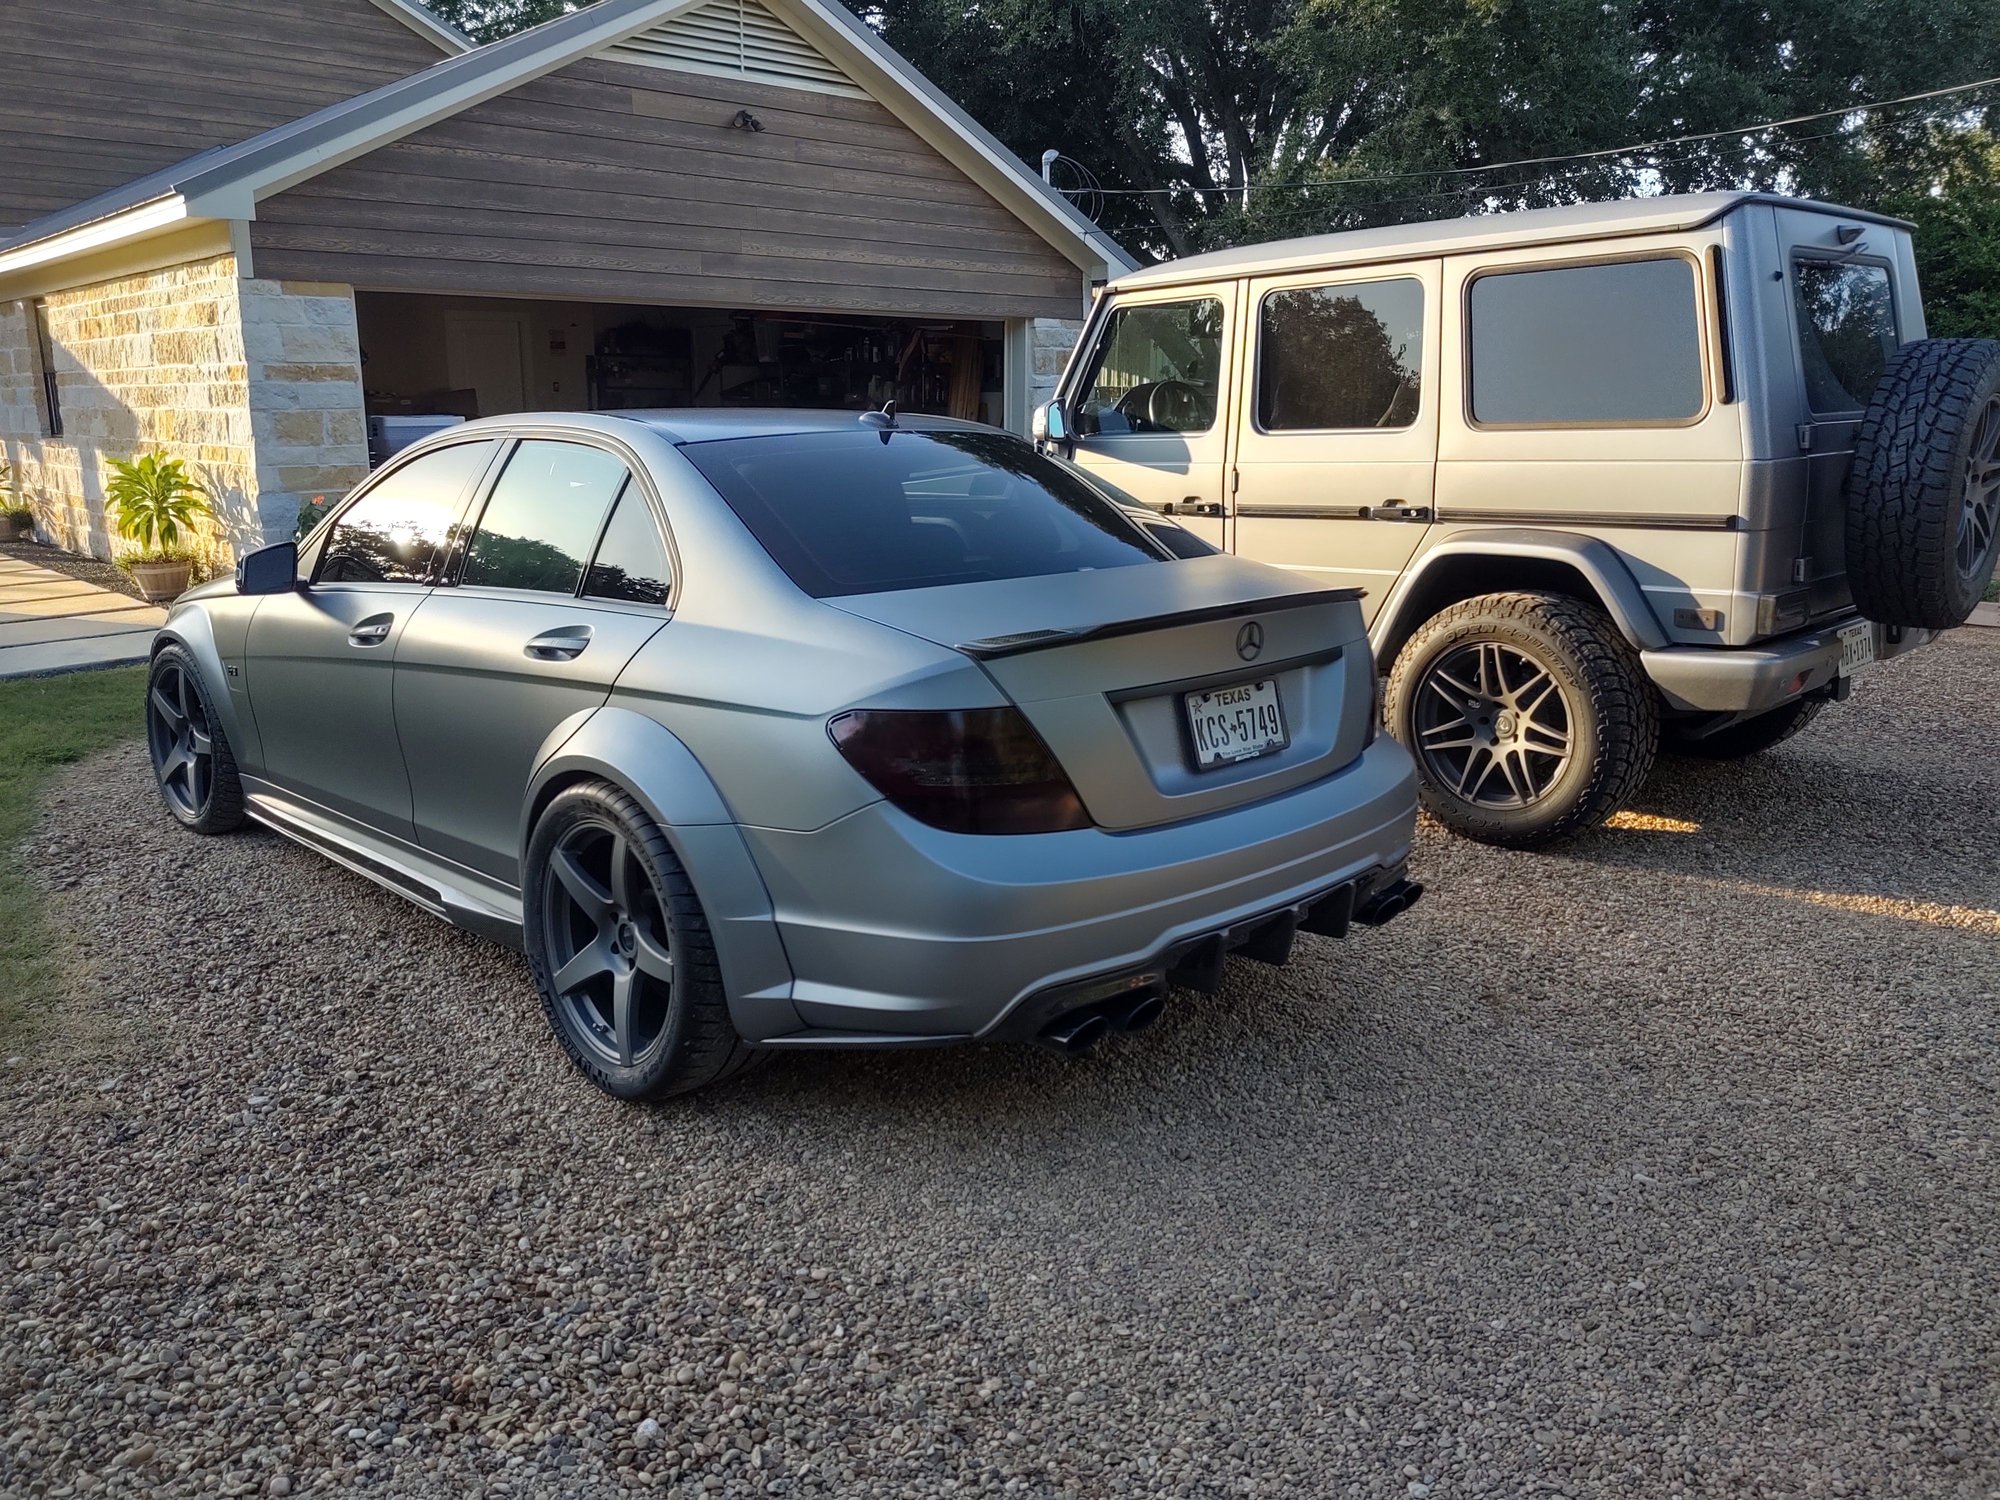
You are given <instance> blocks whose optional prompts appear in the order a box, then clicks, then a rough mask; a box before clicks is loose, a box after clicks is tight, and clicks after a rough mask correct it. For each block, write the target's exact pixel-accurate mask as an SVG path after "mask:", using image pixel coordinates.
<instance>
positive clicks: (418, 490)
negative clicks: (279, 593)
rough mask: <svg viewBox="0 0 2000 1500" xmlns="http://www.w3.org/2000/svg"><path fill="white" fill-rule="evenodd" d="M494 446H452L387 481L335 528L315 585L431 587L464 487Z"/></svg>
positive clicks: (415, 462)
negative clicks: (432, 576)
mask: <svg viewBox="0 0 2000 1500" xmlns="http://www.w3.org/2000/svg"><path fill="white" fill-rule="evenodd" d="M493 448H494V445H493V444H492V443H490V442H486V443H454V444H453V445H452V446H451V447H449V448H439V449H437V450H436V451H435V452H431V453H426V454H424V455H423V456H422V457H421V458H413V459H411V460H410V462H408V463H407V464H405V465H403V467H402V468H400V469H398V470H396V472H395V473H393V474H389V475H387V476H385V477H384V478H383V479H382V480H381V482H380V483H378V484H377V485H376V486H375V487H374V488H373V489H371V490H369V491H368V493H367V494H365V495H363V496H362V497H361V498H360V499H359V500H357V501H355V502H354V504H352V505H350V506H349V507H348V508H347V509H346V511H345V512H343V513H342V515H341V517H340V519H339V520H337V521H335V522H334V523H333V529H332V531H331V532H330V533H329V534H328V536H327V540H326V546H325V548H324V550H323V551H322V552H321V554H320V563H319V568H318V570H317V572H316V573H315V574H314V579H315V581H316V582H319V583H429V582H430V580H431V571H432V569H433V568H434V567H435V566H436V565H437V559H438V554H439V553H440V552H441V551H443V550H444V547H445V545H446V543H447V542H449V541H450V540H451V529H452V524H453V523H454V522H455V521H457V519H458V507H459V502H460V501H461V500H462V499H463V498H464V497H465V489H466V486H467V485H469V484H471V483H472V482H473V480H475V479H477V478H478V477H479V475H480V474H481V472H483V471H484V469H485V468H486V464H487V461H488V460H490V459H491V458H492V457H493Z"/></svg>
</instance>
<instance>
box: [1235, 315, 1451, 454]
mask: <svg viewBox="0 0 2000 1500" xmlns="http://www.w3.org/2000/svg"><path fill="white" fill-rule="evenodd" d="M1257 341H1258V342H1257V425H1258V426H1259V427H1261V428H1263V429H1264V431H1266V432H1297V431H1319V430H1325V429H1328V428H1352V427H1408V426H1409V425H1410V424H1411V423H1412V422H1414V421H1416V420H1417V403H1418V398H1419V396H1421V395H1422V383H1421V382H1422V376H1423V357H1424V288H1423V284H1422V283H1421V282H1419V281H1416V280H1414V279H1412V278H1410V277H1398V278H1397V279H1396V280H1394V281H1357V282H1351V283H1349V284H1347V285H1345V286H1320V287H1295V288H1291V289H1288V290H1286V291H1282V292H1272V293H1271V294H1270V295H1269V296H1267V297H1266V298H1265V299H1264V305H1263V310H1262V315H1261V321H1260V324H1259V328H1258V334H1257Z"/></svg>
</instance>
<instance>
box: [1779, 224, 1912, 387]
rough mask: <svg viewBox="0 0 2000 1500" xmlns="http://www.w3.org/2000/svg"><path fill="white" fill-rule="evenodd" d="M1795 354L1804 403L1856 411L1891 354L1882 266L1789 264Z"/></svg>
mask: <svg viewBox="0 0 2000 1500" xmlns="http://www.w3.org/2000/svg"><path fill="white" fill-rule="evenodd" d="M1792 301H1793V305H1794V306H1795V307H1796V308H1797V309H1798V315H1799V357H1800V360H1801V362H1802V363H1803V364H1804V366H1805V372H1806V404H1807V405H1809V406H1810V407H1812V409H1813V410H1814V411H1820V412H1847V411H1860V410H1862V409H1863V408H1864V407H1866V406H1867V405H1868V398H1869V397H1870V396H1872V395H1874V394H1875V385H1876V382H1877V381H1879V380H1881V378H1882V371H1883V369H1884V367H1886V366H1887V365H1888V363H1889V356H1890V355H1892V354H1894V353H1895V352H1896V304H1895V299H1894V298H1893V297H1892V296H1891V295H1890V293H1889V270H1888V267H1886V266H1869V265H1840V264H1837V263H1836V262H1834V261H1830V260H1814V259H1812V258H1810V257H1807V256H1800V257H1798V258H1797V259H1795V260H1793V262H1792Z"/></svg>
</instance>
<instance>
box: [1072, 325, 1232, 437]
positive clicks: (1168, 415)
mask: <svg viewBox="0 0 2000 1500" xmlns="http://www.w3.org/2000/svg"><path fill="white" fill-rule="evenodd" d="M1221 373H1222V304H1221V303H1220V302H1218V301H1217V300H1216V299H1215V298H1213V297H1201V298H1197V299H1195V300H1194V301H1191V302H1154V303H1149V304H1145V305H1142V306H1138V307H1119V308H1114V309H1112V313H1111V316H1110V318H1109V319H1107V320H1106V322H1105V325H1104V332H1103V334H1102V336H1101V337H1100V338H1099V341H1098V345H1097V356H1096V359H1095V361H1094V362H1093V364H1092V367H1091V376H1090V381H1089V384H1088V391H1089V394H1088V395H1086V396H1085V397H1084V398H1083V409H1082V410H1081V411H1080V412H1079V413H1078V414H1077V423H1078V430H1079V431H1081V432H1084V433H1093V432H1095V433H1102V434H1104V435H1106V436H1110V435H1112V434H1114V433H1131V432H1206V431H1208V429H1209V428H1210V427H1212V426H1214V425H1215V397H1216V383H1217V381H1218V380H1219V379H1220V378H1221Z"/></svg>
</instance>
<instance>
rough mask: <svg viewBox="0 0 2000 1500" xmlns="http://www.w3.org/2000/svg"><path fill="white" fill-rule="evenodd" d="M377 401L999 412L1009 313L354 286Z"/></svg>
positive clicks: (400, 411)
mask: <svg viewBox="0 0 2000 1500" xmlns="http://www.w3.org/2000/svg"><path fill="white" fill-rule="evenodd" d="M354 301H355V315H356V319H357V322H358V325H359V330H360V336H361V355H362V370H361V374H362V385H363V388H364V390H365V392H366V401H367V411H368V415H369V416H371V417H421V416H438V417H463V418H472V417H490V416H498V415H502V414H505V413H508V412H517V411H540V410H547V411H621V410H623V411H629V410H634V409H640V408H646V407H663V406H789V407H834V408H842V409H847V410H853V411H866V410H870V409H874V408H879V407H880V406H881V405H882V404H883V403H884V402H885V401H894V402H895V403H896V404H897V406H898V408H899V409H900V410H903V411H916V412H927V413H932V414H935V415H939V416H951V417H962V418H965V419H967V420H970V421H978V422H987V423H991V424H993V425H995V426H1000V425H1004V423H1005V421H1006V406H1005V403H1006V396H1005V379H1004V375H1005V349H1006V338H1005V325H1004V324H1002V323H1000V322H997V321H995V322H980V321H971V320H954V319H949V318H908V317H903V318H894V317H881V316H870V315H856V314H851V313H816V312H777V311H771V310H768V309H760V310H754V311H753V310H743V309H730V308H713V307H649V306H635V305H627V304H619V303H605V302H550V301H532V300H527V299H519V298H502V297H452V296H436V295H426V294H415V293H398V292H368V291H357V292H356V293H355V298H354Z"/></svg>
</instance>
